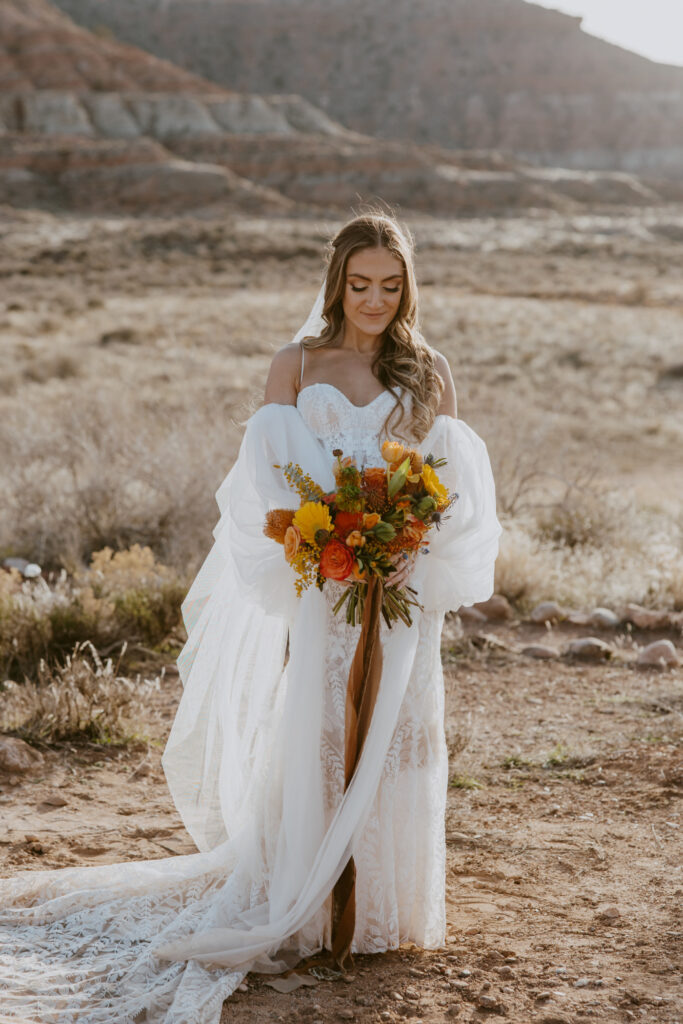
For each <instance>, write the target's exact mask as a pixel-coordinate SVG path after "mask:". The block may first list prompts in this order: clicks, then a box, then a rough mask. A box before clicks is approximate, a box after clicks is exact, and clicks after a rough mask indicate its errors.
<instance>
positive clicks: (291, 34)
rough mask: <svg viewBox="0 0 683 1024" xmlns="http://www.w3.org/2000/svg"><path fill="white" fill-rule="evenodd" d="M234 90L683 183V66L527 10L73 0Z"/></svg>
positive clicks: (323, 1)
mask: <svg viewBox="0 0 683 1024" xmlns="http://www.w3.org/2000/svg"><path fill="white" fill-rule="evenodd" d="M57 2H58V5H59V6H60V7H61V8H62V9H63V10H65V11H68V13H69V14H70V15H71V16H72V17H74V18H75V19H76V20H77V21H78V22H80V23H82V24H84V25H87V26H88V27H90V28H95V29H98V30H99V31H103V30H106V29H109V30H111V31H113V32H114V33H115V35H116V36H117V37H118V38H120V39H123V40H126V41H128V42H131V43H135V44H137V45H139V46H142V47H144V48H145V49H146V50H149V51H150V52H152V53H155V54H157V55H159V56H162V57H165V58H168V59H170V60H172V61H174V62H175V63H176V64H178V65H179V66H182V67H184V68H186V69H188V70H191V71H193V72H195V73H196V74H200V75H203V76H205V77H207V78H210V79H211V80H212V81H215V82H218V83H220V84H222V85H224V86H226V87H229V88H231V89H238V90H240V91H244V92H251V93H262V94H269V93H274V92H288V93H290V92H291V93H298V94H300V95H302V96H304V97H306V98H308V99H309V100H310V101H312V102H314V103H315V104H316V105H318V106H321V107H322V108H323V109H324V110H325V111H326V112H327V113H328V114H329V115H330V116H331V117H332V118H334V119H336V120H339V121H341V122H342V123H343V124H345V125H347V126H348V127H349V128H352V129H354V130H356V131H360V132H364V133H367V134H369V135H374V136H379V137H384V138H409V139H412V140H414V141H417V142H433V143H437V144H439V145H443V146H449V147H461V148H497V149H503V150H507V151H510V152H514V153H516V154H517V155H519V156H522V157H524V158H527V159H532V160H534V161H537V162H540V163H542V164H547V165H562V166H569V167H593V168H601V167H613V168H622V169H624V170H632V171H636V172H640V173H652V174H654V175H660V174H669V175H672V176H674V177H678V176H681V175H683V118H681V116H680V113H681V108H682V107H683V69H681V68H675V67H669V66H666V65H659V64H656V63H654V62H652V61H649V60H646V59H645V58H643V57H639V56H637V55H635V54H633V53H630V52H628V51H626V50H623V49H621V48H620V47H618V46H613V45H611V44H609V43H606V42H604V41H602V40H599V39H596V38H594V37H592V36H589V35H587V34H586V33H584V32H582V31H581V28H580V22H581V20H580V18H574V17H569V16H567V15H564V14H561V13H559V12H557V11H552V10H547V9H545V8H541V7H537V6H534V5H532V4H528V3H525V2H524V0H420V2H419V3H416V2H415V0H371V2H368V0H106V2H103V0H57Z"/></svg>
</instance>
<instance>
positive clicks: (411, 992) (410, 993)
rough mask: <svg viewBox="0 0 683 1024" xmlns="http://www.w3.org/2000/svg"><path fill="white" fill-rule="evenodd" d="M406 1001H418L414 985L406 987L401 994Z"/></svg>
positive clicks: (418, 996) (417, 993) (418, 994)
mask: <svg viewBox="0 0 683 1024" xmlns="http://www.w3.org/2000/svg"><path fill="white" fill-rule="evenodd" d="M403 995H404V996H405V998H406V999H419V998H420V993H419V992H418V990H417V989H416V988H415V986H414V985H408V987H407V989H406V990H405V992H404V993H403Z"/></svg>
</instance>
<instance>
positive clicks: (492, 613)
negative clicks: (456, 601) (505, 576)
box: [473, 594, 512, 619]
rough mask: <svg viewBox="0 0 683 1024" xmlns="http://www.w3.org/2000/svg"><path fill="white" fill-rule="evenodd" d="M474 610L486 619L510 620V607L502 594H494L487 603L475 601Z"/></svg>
mask: <svg viewBox="0 0 683 1024" xmlns="http://www.w3.org/2000/svg"><path fill="white" fill-rule="evenodd" d="M473 607H474V608H476V610H477V611H478V612H481V613H482V615H485V616H486V618H487V619H511V618H512V606H511V604H510V602H509V601H508V599H507V597H503V595H502V594H494V595H493V597H490V598H489V599H488V601H477V603H476V604H475V605H473Z"/></svg>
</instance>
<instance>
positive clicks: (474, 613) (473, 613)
mask: <svg viewBox="0 0 683 1024" xmlns="http://www.w3.org/2000/svg"><path fill="white" fill-rule="evenodd" d="M458 616H459V617H460V618H461V619H462V621H463V622H472V623H475V624H481V623H482V622H486V621H487V619H486V616H485V615H484V613H483V612H480V611H479V609H478V608H459V609H458Z"/></svg>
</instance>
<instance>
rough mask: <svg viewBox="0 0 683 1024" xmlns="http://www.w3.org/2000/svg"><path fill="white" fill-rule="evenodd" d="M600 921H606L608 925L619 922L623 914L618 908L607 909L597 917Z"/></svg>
mask: <svg viewBox="0 0 683 1024" xmlns="http://www.w3.org/2000/svg"><path fill="white" fill-rule="evenodd" d="M597 916H598V918H599V920H600V921H604V922H605V923H606V924H611V923H612V922H614V921H618V920H619V918H620V917H621V912H620V910H619V908H618V907H606V908H605V909H604V910H601V911H600V913H599V914H598V915H597Z"/></svg>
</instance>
